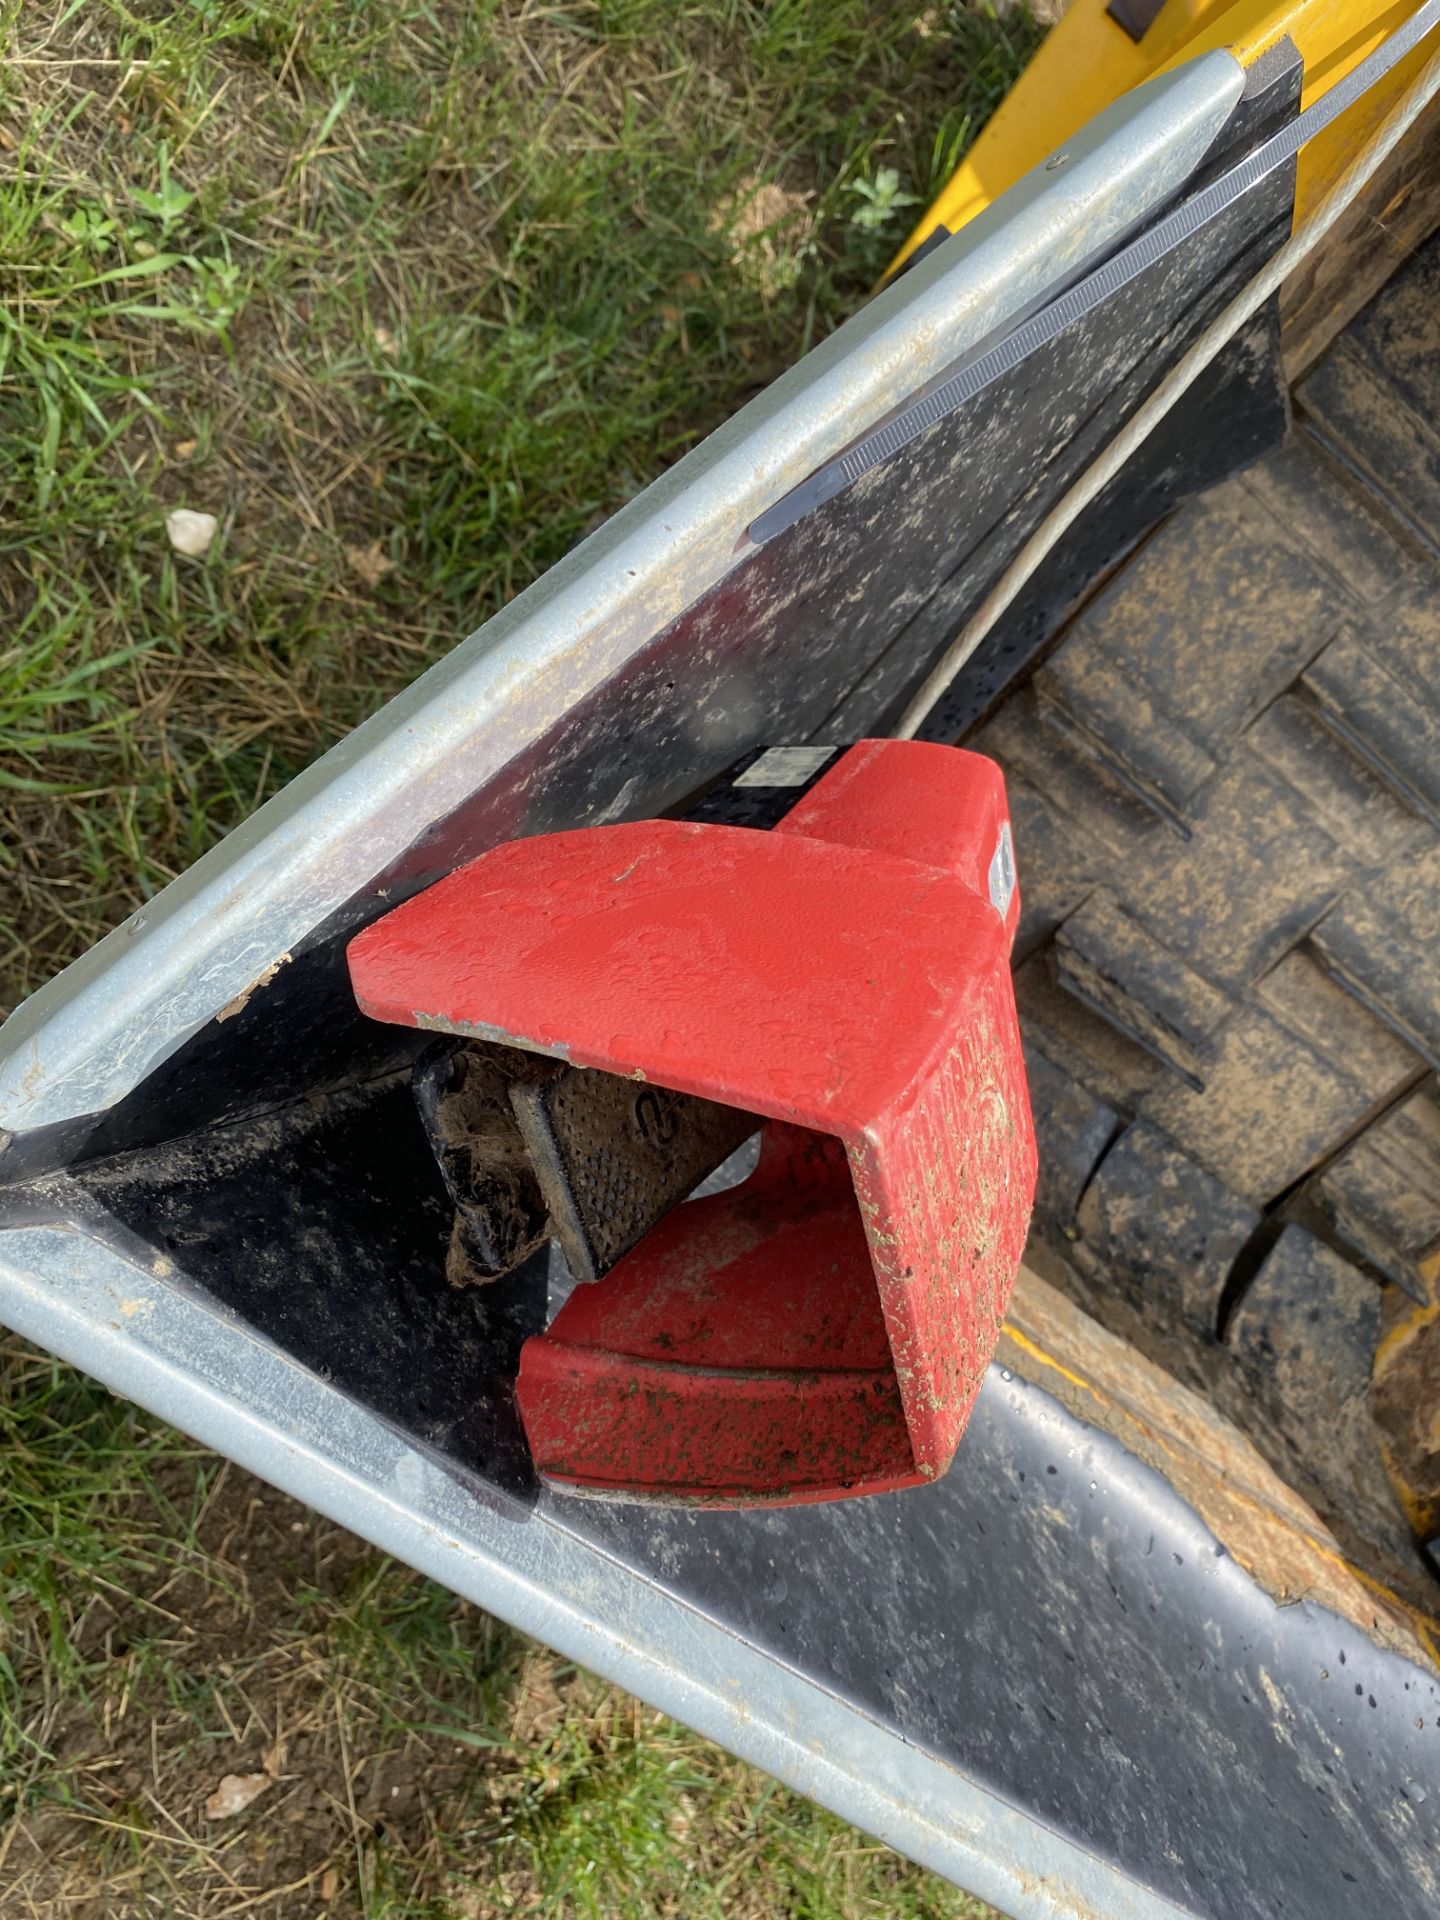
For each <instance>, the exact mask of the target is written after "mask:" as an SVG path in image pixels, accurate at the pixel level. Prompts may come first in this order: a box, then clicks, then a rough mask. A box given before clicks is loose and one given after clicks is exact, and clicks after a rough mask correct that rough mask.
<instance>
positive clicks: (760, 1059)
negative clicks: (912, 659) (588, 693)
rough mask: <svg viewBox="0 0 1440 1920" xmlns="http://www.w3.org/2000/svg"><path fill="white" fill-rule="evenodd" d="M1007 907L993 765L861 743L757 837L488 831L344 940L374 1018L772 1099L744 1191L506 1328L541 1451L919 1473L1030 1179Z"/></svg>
mask: <svg viewBox="0 0 1440 1920" xmlns="http://www.w3.org/2000/svg"><path fill="white" fill-rule="evenodd" d="M1018 908H1019V902H1018V898H1017V897H1016V893H1015V888H1014V879H1013V867H1012V865H1011V863H1010V853H1009V827H1008V822H1007V816H1006V809H1005V798H1004V787H1003V783H1002V780H1001V776H1000V773H999V770H998V769H997V768H996V767H995V766H994V765H993V764H992V763H991V762H989V761H987V760H984V759H982V758H981V757H979V756H978V755H975V754H969V753H965V752H962V751H960V750H959V749H957V748H952V747H942V746H935V745H929V744H924V743H918V742H910V741H904V742H901V741H866V742H862V743H861V744H860V745H859V746H857V747H854V748H852V749H851V750H850V751H849V752H848V753H846V754H844V755H843V756H842V757H841V758H840V759H839V760H838V761H837V763H836V765H835V766H834V767H833V768H832V769H831V771H830V772H829V773H828V774H827V775H826V776H825V777H824V778H823V779H822V780H820V781H819V782H818V783H817V784H816V786H815V787H813V788H812V789H811V791H810V793H809V794H808V795H806V797H805V798H804V799H803V800H802V801H801V802H800V803H799V805H798V806H796V807H795V808H794V809H793V810H792V811H791V813H790V814H789V815H787V816H786V818H785V819H784V820H783V821H782V823H781V824H780V826H778V827H777V828H775V829H774V830H773V831H772V832H769V833H763V832H757V831H754V830H751V829H747V828H741V827H721V826H714V825H699V824H695V823H689V822H685V821H675V820H651V821H644V822H638V823H635V824H632V825H625V826H613V827H594V828H589V829H582V830H579V831H576V832H573V833H560V834H551V835H546V836H543V837H540V838H536V839H531V840H524V841H516V842H511V843H509V844H507V845H505V846H501V847H497V848H495V849H494V850H493V851H492V852H490V853H487V854H484V855H482V856H481V857H480V858H479V859H478V860H475V861H472V862H471V863H470V864H469V865H468V866H466V867H463V868H461V869H460V870H459V871H458V872H456V873H454V874H452V875H451V876H450V877H449V878H448V879H446V880H442V881H441V882H439V883H438V884H437V885H436V886H434V887H432V888H430V889H429V890H428V891H427V892H425V893H423V894H421V895H419V896H417V898H415V899H413V900H411V901H409V902H407V903H406V904H405V905H404V906H402V907H399V908H397V909H396V910H395V911H394V912H392V913H390V914H387V915H386V916H385V918H384V919H383V920H380V921H378V922H377V923H376V924H375V925H374V926H372V927H370V928H369V929H367V931H366V932H365V933H363V934H361V935H360V936H359V937H358V938H357V939H356V940H355V941H354V942H353V943H352V945H351V948H350V968H351V977H352V981H353V983H354V987H355V992H356V995H357V998H358V1000H359V1003H360V1005H361V1006H362V1008H363V1009H364V1010H365V1011H366V1012H367V1013H368V1014H370V1015H372V1016H373V1017H374V1018H376V1019H380V1020H388V1021H395V1022H399V1023H401V1024H404V1025H410V1026H422V1027H428V1028H434V1029H437V1030H440V1031H443V1032H448V1033H458V1034H470V1035H475V1036H477V1037H479V1038H482V1039H490V1040H497V1041H502V1042H504V1043H505V1044H507V1045H511V1046H519V1047H526V1048H531V1049H534V1050H536V1051H539V1052H542V1053H550V1054H555V1055H559V1056H560V1057H562V1058H565V1059H568V1060H570V1061H572V1062H573V1063H575V1064H576V1065H578V1066H586V1067H593V1068H598V1069H601V1070H603V1071H605V1072H608V1073H616V1074H624V1075H628V1076H630V1077H632V1078H635V1079H645V1080H649V1081H653V1082H655V1083H656V1084H658V1085H660V1086H664V1087H669V1088H673V1089H675V1090H676V1091H679V1092H682V1093H692V1094H697V1095H700V1096H702V1097H703V1098H706V1099H710V1100H718V1101H722V1102H725V1103H726V1104H728V1105H731V1106H737V1107H742V1108H745V1109H747V1110H749V1111H751V1112H754V1113H756V1114H760V1115H763V1116H765V1117H766V1118H767V1119H768V1120H770V1121H772V1122H779V1123H781V1124H780V1125H779V1126H778V1127H777V1126H771V1127H769V1128H767V1130H766V1134H767V1137H766V1141H765V1145H764V1149H763V1151H762V1156H761V1164H760V1166H759V1168H757V1171H756V1173H755V1174H754V1175H753V1176H752V1178H751V1179H750V1180H749V1181H747V1182H745V1183H744V1184H743V1185H742V1186H740V1187H737V1188H734V1189H732V1190H731V1191H730V1192H728V1193H725V1194H721V1195H718V1196H715V1197H713V1198H711V1199H708V1200H703V1201H694V1202H690V1203H688V1204H686V1205H684V1206H681V1207H678V1208H676V1209H675V1210H674V1211H673V1212H671V1213H670V1214H669V1215H667V1216H666V1218H665V1219H664V1220H662V1221H661V1223H660V1224H659V1226H657V1227H656V1228H654V1229H653V1230H652V1232H651V1233H650V1234H649V1235H648V1236H647V1237H646V1239H644V1240H643V1241H642V1242H641V1243H640V1244H639V1246H637V1247H636V1248H635V1249H634V1250H633V1251H632V1252H631V1253H630V1254H628V1255H627V1256H626V1257H625V1258H624V1259H623V1260H622V1261H621V1262H620V1263H619V1264H618V1265H617V1266H616V1267H615V1268H614V1269H613V1270H612V1271H611V1273H610V1274H608V1275H607V1276H606V1277H605V1278H604V1279H602V1280H600V1281H598V1282H596V1283H594V1284H593V1285H590V1286H583V1287H580V1288H577V1289H576V1291H575V1292H574V1293H573V1294H572V1295H571V1298H570V1300H569V1301H568V1302H567V1304H566V1305H565V1307H564V1308H563V1309H562V1311H561V1312H560V1314H559V1315H558V1316H557V1317H556V1319H555V1321H554V1323H553V1324H552V1326H551V1327H550V1328H549V1330H548V1331H547V1332H546V1333H545V1334H543V1335H540V1336H537V1337H536V1338H535V1339H532V1340H531V1341H530V1342H529V1343H528V1344H527V1346H526V1349H525V1352H524V1355H523V1359H522V1364H521V1372H520V1380H519V1399H520V1408H521V1415H522V1418H523V1420H524V1422H525V1428H526V1433H527V1437H528V1438H529V1440H530V1443H531V1446H532V1449H533V1451H534V1454H535V1457H536V1462H537V1465H538V1466H539V1468H540V1470H541V1471H542V1472H543V1473H545V1474H546V1475H547V1476H548V1477H550V1478H552V1479H555V1480H558V1481H561V1482H563V1483H565V1484H567V1485H570V1486H573V1487H576V1488H577V1489H587V1490H590V1491H593V1492H608V1493H623V1494H628V1495H630V1496H632V1497H651V1498H667V1499H691V1500H697V1501H704V1502H708V1503H711V1504H749V1503H752V1502H756V1501H760V1500H766V1501H777V1500H778V1501H786V1500H815V1499H825V1498H835V1497H839V1496H841V1495H844V1494H847V1493H859V1492H864V1491H873V1490H876V1489H878V1488H881V1487H894V1486H900V1485H911V1484H914V1483H915V1482H916V1481H919V1480H925V1479H931V1478H934V1477H935V1476H936V1475H938V1474H939V1473H942V1472H943V1471H944V1470H945V1468H946V1467H947V1466H948V1465H949V1463H950V1460H951V1458H952V1456H953V1454H954V1451H955V1447H956V1444H957V1442H958V1440H959V1437H960V1433H961V1431H962V1429H963V1427H964V1424H965V1420H966V1417H967V1416H968V1413H969V1410H970V1407H971V1404H972V1402H973V1400H974V1397H975V1394H976V1392H977V1390H978V1388H979V1385H980V1380H981V1377H982V1375H983V1372H984V1369H985V1366H986V1363H987V1362H988V1360H989V1358H990V1355H991V1353H992V1352H993V1350H994V1346H995V1342H996V1339H997V1337H998V1334H999V1330H1000V1323H1001V1320H1002V1318H1003V1316H1004V1311H1005V1306H1006V1302H1007V1300H1008V1298H1009V1292H1010V1286H1011V1283H1012V1281H1013V1278H1014V1274H1015V1270H1016V1268H1017V1266H1018V1264H1019V1261H1020V1256H1021V1252H1022V1250H1023V1247H1024V1241H1025V1231H1026V1226H1027V1224H1028V1219H1029V1210H1030V1202H1031V1197H1032V1193H1033V1188H1034V1178H1035V1148H1034V1138H1033V1133H1032V1128H1031V1123H1030V1113H1029V1105H1028V1100H1027V1096H1026V1089H1025V1076H1024V1066H1023V1060H1022V1056H1021V1050H1020V1039H1019V1030H1018V1026H1017V1023H1016V1017H1015V1005H1014V998H1013V994H1012V991H1011V984H1010V969H1009V950H1010V943H1011V939H1012V936H1013V933H1014V927H1015V922H1016V917H1017V915H1018ZM816 1136H819V1137H818V1138H817V1137H816ZM831 1142H838V1143H839V1149H838V1150H837V1148H836V1147H835V1146H832V1145H831ZM840 1150H843V1156H844V1159H843V1161H842V1158H841V1151H840Z"/></svg>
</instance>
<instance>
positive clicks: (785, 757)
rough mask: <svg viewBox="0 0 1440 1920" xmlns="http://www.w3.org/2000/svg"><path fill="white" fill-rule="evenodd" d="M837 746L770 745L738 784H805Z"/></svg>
mask: <svg viewBox="0 0 1440 1920" xmlns="http://www.w3.org/2000/svg"><path fill="white" fill-rule="evenodd" d="M835 753H836V749H835V748H834V747H767V748H766V749H765V751H764V753H762V754H761V756H760V758H759V759H758V760H754V761H752V762H751V764H750V765H749V766H748V767H746V769H745V771H744V772H743V773H742V774H739V775H738V776H737V777H736V780H735V785H736V786H737V787H803V786H804V784H805V782H806V781H807V780H808V779H809V778H810V776H811V775H812V774H814V773H818V772H819V771H820V769H821V767H823V766H824V764H825V762H826V761H827V760H832V759H833V758H834V757H835Z"/></svg>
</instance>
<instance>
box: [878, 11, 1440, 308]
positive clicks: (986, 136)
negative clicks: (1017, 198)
mask: <svg viewBox="0 0 1440 1920" xmlns="http://www.w3.org/2000/svg"><path fill="white" fill-rule="evenodd" d="M1107 4H1108V0H1073V4H1072V5H1071V7H1070V8H1069V11H1068V12H1067V13H1066V14H1065V16H1064V18H1063V19H1062V20H1061V21H1060V22H1059V24H1058V25H1057V26H1056V27H1055V28H1054V29H1053V30H1052V31H1051V32H1050V34H1049V35H1048V36H1047V37H1046V39H1045V42H1044V44H1043V45H1042V46H1041V48H1040V51H1039V52H1038V53H1037V54H1036V55H1035V58H1034V59H1033V60H1032V61H1031V62H1030V65H1029V66H1028V67H1027V68H1026V70H1025V72H1024V73H1023V74H1022V75H1021V76H1020V79H1019V80H1018V81H1017V82H1016V84H1015V86H1014V87H1012V88H1011V90H1010V92H1009V94H1008V95H1007V96H1006V98H1005V100H1004V102H1003V103H1002V104H1001V106H1000V107H999V108H998V109H997V110H996V112H995V114H994V116H993V117H992V119H991V120H990V122H989V124H988V125H987V126H986V128H985V130H984V132H983V133H982V134H981V135H980V138H979V139H978V140H977V141H976V142H975V145H974V146H973V147H972V148H971V149H970V152H969V153H968V154H967V155H966V157H965V159H964V161H963V162H962V163H961V165H960V166H959V168H958V169H957V170H956V172H955V174H954V175H953V176H952V178H951V179H950V181H949V182H948V184H947V185H946V187H945V189H944V191H943V192H942V193H941V194H940V195H939V197H938V198H937V199H936V200H935V202H934V203H933V205H931V206H930V207H929V208H928V209H927V211H926V213H925V216H924V218H923V219H922V220H921V221H920V223H919V224H918V226H917V227H916V228H915V230H914V232H913V233H912V234H911V235H910V237H909V239H908V240H907V241H906V242H905V245H904V246H903V247H902V248H901V249H900V251H899V253H898V254H897V255H896V257H895V259H894V261H893V262H892V264H891V269H890V270H891V272H893V271H894V270H895V268H896V267H898V266H900V265H901V264H902V263H903V262H904V261H905V260H906V259H907V258H908V256H909V255H910V254H911V253H913V252H914V250H915V249H916V247H918V246H919V245H920V244H921V243H922V242H923V241H924V240H925V239H926V238H927V236H928V235H929V234H930V233H932V232H933V231H934V229H935V228H936V226H937V225H940V224H942V223H943V225H944V226H946V227H947V228H948V229H949V230H950V232H952V233H954V232H956V231H957V230H958V229H959V228H960V227H963V226H964V225H965V222H966V221H967V220H971V219H973V218H974V217H975V215H976V214H977V213H979V212H981V211H982V210H983V209H984V208H985V207H988V206H989V205H990V203H991V202H992V201H993V200H996V199H998V197H999V196H1000V195H1001V194H1002V193H1004V192H1005V190H1006V188H1007V187H1010V186H1013V185H1014V183H1015V182H1016V181H1017V180H1018V179H1020V178H1021V177H1022V175H1024V174H1026V173H1028V172H1029V171H1030V169H1031V168H1032V167H1034V166H1037V165H1038V164H1039V163H1040V162H1041V161H1042V160H1044V159H1046V158H1047V157H1048V156H1049V155H1050V154H1052V153H1054V151H1055V150H1056V148H1057V147H1059V146H1061V145H1062V144H1063V143H1064V142H1065V141H1066V140H1068V139H1070V138H1071V137H1072V135H1074V134H1075V133H1076V132H1078V131H1079V129H1080V128H1081V127H1083V126H1084V125H1086V123H1087V122H1088V121H1090V120H1093V119H1094V117H1095V115H1096V114H1097V113H1100V112H1101V111H1103V109H1104V108H1106V107H1108V106H1109V105H1110V104H1111V103H1112V102H1113V101H1114V100H1116V99H1118V98H1119V96H1120V95H1121V94H1122V93H1127V92H1129V90H1130V89H1131V88H1132V87H1136V86H1139V84H1140V83H1141V81H1142V80H1148V79H1150V78H1151V76H1152V75H1154V74H1157V73H1162V72H1164V71H1166V70H1167V69H1169V68H1171V67H1177V66H1180V65H1181V64H1182V63H1183V62H1184V61H1186V60H1191V59H1193V58H1194V57H1195V56H1196V55H1197V54H1200V53H1206V52H1208V51H1209V50H1210V49H1211V48H1212V47H1228V48H1229V49H1230V51H1231V52H1232V53H1233V54H1234V55H1235V57H1236V58H1237V59H1238V60H1239V62H1240V64H1241V65H1242V66H1247V67H1248V66H1249V65H1250V64H1251V63H1252V62H1253V61H1254V60H1256V59H1257V58H1258V57H1259V56H1260V55H1261V54H1262V53H1264V52H1265V51H1266V49H1267V48H1269V47H1272V46H1274V44H1275V43H1276V41H1278V40H1281V39H1283V38H1284V37H1285V36H1286V35H1287V34H1288V35H1289V37H1290V39H1291V40H1293V41H1294V43H1295V46H1296V48H1297V49H1298V51H1299V53H1300V57H1301V59H1302V60H1303V61H1304V72H1305V78H1304V90H1303V93H1302V96H1301V105H1302V106H1303V107H1308V106H1309V105H1310V104H1311V103H1312V101H1315V100H1318V99H1320V98H1321V97H1322V96H1323V95H1324V94H1325V93H1326V92H1328V90H1329V89H1330V88H1331V87H1332V86H1334V85H1335V84H1336V82H1337V81H1339V80H1343V79H1344V77H1345V75H1346V74H1347V73H1349V72H1350V70H1351V68H1352V67H1356V66H1358V65H1359V63H1360V62H1361V61H1362V60H1363V59H1364V58H1365V57H1366V55H1367V54H1370V53H1373V52H1374V50H1375V48H1376V47H1377V46H1379V44H1380V42H1381V41H1382V40H1383V39H1385V37H1386V36H1387V35H1388V34H1390V33H1393V32H1394V30H1395V29H1396V28H1397V27H1399V26H1401V25H1402V24H1403V23H1404V22H1405V21H1406V20H1408V19H1409V17H1410V15H1411V14H1412V13H1413V12H1414V11H1415V7H1416V4H1417V0H1400V3H1399V4H1398V5H1395V6H1389V7H1382V6H1378V5H1377V4H1376V0H1228V4H1227V0H1165V4H1164V5H1163V6H1162V7H1161V9H1160V11H1159V12H1158V13H1157V14H1156V16H1155V19H1154V20H1153V22H1152V23H1151V25H1150V26H1149V28H1148V29H1147V30H1146V32H1145V34H1144V36H1143V37H1142V38H1141V39H1140V40H1138V41H1136V40H1132V39H1131V37H1130V34H1129V33H1128V32H1127V30H1126V29H1125V28H1124V27H1122V26H1121V25H1120V24H1119V22H1118V21H1117V20H1115V19H1113V18H1112V17H1111V15H1110V14H1109V13H1108V12H1107V11H1106V7H1107ZM1432 51H1433V49H1432V48H1431V47H1429V46H1428V45H1422V46H1421V47H1419V48H1418V49H1417V50H1416V51H1415V52H1414V53H1412V54H1411V55H1410V56H1409V58H1408V59H1406V60H1403V61H1401V62H1400V64H1399V65H1398V66H1397V67H1396V68H1395V70H1394V72H1393V73H1391V74H1389V75H1387V76H1386V78H1385V79H1384V80H1383V81H1382V82H1381V83H1380V85H1378V86H1376V87H1374V88H1372V89H1371V90H1370V92H1368V93H1367V94H1366V95H1365V96H1364V98H1363V99H1361V100H1358V101H1357V102H1356V103H1355V105H1354V106H1353V107H1351V108H1350V109H1349V110H1348V111H1347V112H1346V113H1343V114H1342V115H1341V116H1340V118H1339V119H1338V120H1337V121H1336V122H1335V124H1334V125H1333V126H1331V127H1328V128H1327V129H1326V130H1325V131H1324V132H1323V133H1321V134H1319V135H1317V136H1316V138H1315V139H1314V140H1312V141H1311V142H1310V143H1309V145H1307V146H1306V147H1305V148H1304V150H1303V151H1302V152H1301V154H1300V160H1299V171H1298V176H1297V181H1296V191H1295V224H1296V226H1297V227H1298V226H1300V225H1303V223H1304V221H1305V220H1306V218H1307V217H1308V215H1309V213H1310V212H1311V210H1312V209H1313V208H1314V207H1315V206H1316V205H1317V204H1318V202H1319V201H1320V200H1322V199H1323V198H1324V196H1325V194H1326V192H1327V191H1328V190H1329V188H1330V187H1331V186H1332V185H1333V184H1334V182H1335V181H1336V179H1338V177H1339V175H1340V174H1341V173H1342V172H1343V171H1344V169H1345V166H1346V164H1347V163H1348V161H1349V160H1350V159H1351V158H1352V157H1353V156H1354V155H1355V154H1356V153H1357V152H1358V151H1359V150H1360V149H1361V148H1362V147H1363V146H1364V145H1365V144H1366V142H1367V141H1368V140H1369V139H1370V137H1371V135H1372V134H1373V133H1374V132H1375V130H1376V128H1377V127H1378V126H1379V125H1380V123H1381V122H1382V121H1383V120H1384V119H1385V117H1386V116H1387V115H1388V114H1389V112H1390V111H1391V108H1392V107H1393V106H1394V104H1395V102H1396V100H1397V99H1398V98H1399V96H1400V95H1401V94H1402V93H1403V92H1404V91H1405V89H1406V88H1407V87H1408V86H1409V85H1410V83H1411V81H1412V80H1414V78H1415V77H1416V75H1417V74H1418V73H1419V71H1420V69H1421V68H1422V67H1423V66H1424V64H1425V62H1426V60H1427V59H1428V58H1429V56H1430V53H1431V52H1432Z"/></svg>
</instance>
